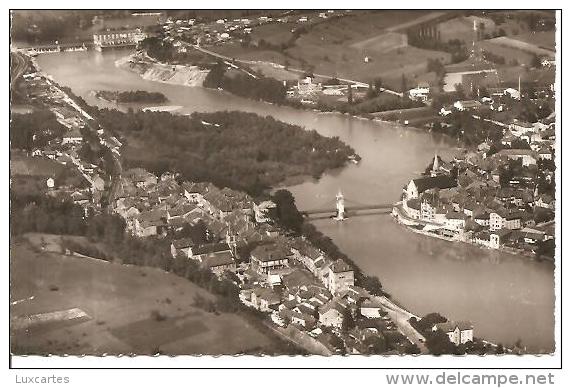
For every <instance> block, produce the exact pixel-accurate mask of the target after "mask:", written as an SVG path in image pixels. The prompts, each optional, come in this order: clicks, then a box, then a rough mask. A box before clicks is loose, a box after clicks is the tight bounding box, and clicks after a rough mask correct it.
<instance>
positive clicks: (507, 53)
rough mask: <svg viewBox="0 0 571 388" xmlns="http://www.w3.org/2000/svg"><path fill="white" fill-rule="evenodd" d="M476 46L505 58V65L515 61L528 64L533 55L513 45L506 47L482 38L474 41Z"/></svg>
mask: <svg viewBox="0 0 571 388" xmlns="http://www.w3.org/2000/svg"><path fill="white" fill-rule="evenodd" d="M476 47H477V48H479V49H482V50H484V51H488V52H490V53H492V54H494V55H499V56H502V57H504V58H505V60H506V65H510V64H512V63H515V62H514V61H517V63H518V64H520V65H529V64H530V63H531V59H532V57H533V55H532V54H531V53H529V52H525V51H523V50H521V49H518V48H515V47H508V46H504V45H501V44H498V43H497V42H494V41H493V39H492V40H482V41H480V42H477V43H476Z"/></svg>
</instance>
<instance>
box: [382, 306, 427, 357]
mask: <svg viewBox="0 0 571 388" xmlns="http://www.w3.org/2000/svg"><path fill="white" fill-rule="evenodd" d="M373 299H374V300H376V301H377V302H379V303H380V304H381V305H382V306H383V307H384V308H385V310H387V312H388V314H389V318H391V320H392V321H393V322H394V323H395V324H396V325H397V327H398V328H399V331H400V332H401V333H403V334H404V335H405V336H406V337H407V338H408V339H409V341H410V342H412V343H413V344H415V345H416V346H418V348H419V349H420V353H421V354H429V352H428V348H427V347H426V345H425V338H424V336H423V335H422V334H420V333H419V332H418V331H417V330H416V329H415V328H414V327H412V325H411V324H410V323H409V319H410V318H412V317H415V318H418V317H416V315H414V314H411V313H410V312H408V311H406V310H405V309H403V308H402V307H400V306H398V305H397V304H395V303H394V302H392V301H391V300H390V299H389V298H387V297H385V296H378V297H374V298H373Z"/></svg>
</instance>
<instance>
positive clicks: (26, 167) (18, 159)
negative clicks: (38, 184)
mask: <svg viewBox="0 0 571 388" xmlns="http://www.w3.org/2000/svg"><path fill="white" fill-rule="evenodd" d="M64 170H65V167H64V166H63V165H61V164H59V163H58V162H55V161H53V160H51V159H48V158H39V157H30V156H26V155H25V154H23V153H18V152H16V151H14V152H12V155H11V158H10V175H12V176H15V175H26V176H40V177H44V176H46V177H47V176H55V175H57V174H60V173H62V172H63V171H64Z"/></svg>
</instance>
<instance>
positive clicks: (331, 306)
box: [318, 298, 347, 329]
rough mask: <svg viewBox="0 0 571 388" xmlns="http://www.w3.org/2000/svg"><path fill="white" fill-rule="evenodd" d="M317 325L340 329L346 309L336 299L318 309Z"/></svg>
mask: <svg viewBox="0 0 571 388" xmlns="http://www.w3.org/2000/svg"><path fill="white" fill-rule="evenodd" d="M318 311H319V323H321V324H322V325H324V326H328V327H336V328H339V329H340V328H341V327H342V326H343V319H344V317H345V314H346V312H347V307H346V306H344V305H343V304H341V303H340V301H339V300H337V298H335V299H332V300H331V301H329V302H328V303H327V304H325V305H323V306H321V307H320V308H319V310H318Z"/></svg>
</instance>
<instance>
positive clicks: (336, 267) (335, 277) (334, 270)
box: [327, 259, 355, 295]
mask: <svg viewBox="0 0 571 388" xmlns="http://www.w3.org/2000/svg"><path fill="white" fill-rule="evenodd" d="M353 285H355V273H354V271H353V267H351V266H350V265H349V264H347V263H346V262H345V261H343V260H341V259H338V260H336V261H335V262H334V263H332V264H331V265H330V266H329V276H328V287H327V288H328V289H329V291H330V292H331V293H332V294H334V295H335V294H338V293H340V292H342V291H346V290H347V289H349V287H350V286H353Z"/></svg>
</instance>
